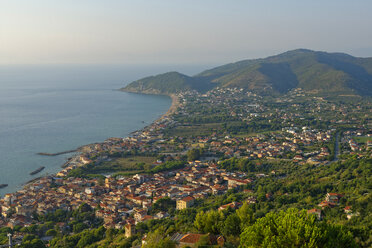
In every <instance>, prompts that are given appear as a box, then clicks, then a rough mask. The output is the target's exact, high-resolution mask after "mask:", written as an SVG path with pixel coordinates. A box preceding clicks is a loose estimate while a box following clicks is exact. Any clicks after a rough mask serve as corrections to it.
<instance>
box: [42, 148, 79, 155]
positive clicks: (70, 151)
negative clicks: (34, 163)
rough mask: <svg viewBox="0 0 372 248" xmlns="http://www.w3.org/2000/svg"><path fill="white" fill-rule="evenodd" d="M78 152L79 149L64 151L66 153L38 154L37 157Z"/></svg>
mask: <svg viewBox="0 0 372 248" xmlns="http://www.w3.org/2000/svg"><path fill="white" fill-rule="evenodd" d="M77 151H78V149H74V150H68V151H64V152H56V153H48V152H38V153H37V155H41V156H58V155H62V154H67V153H73V152H77Z"/></svg>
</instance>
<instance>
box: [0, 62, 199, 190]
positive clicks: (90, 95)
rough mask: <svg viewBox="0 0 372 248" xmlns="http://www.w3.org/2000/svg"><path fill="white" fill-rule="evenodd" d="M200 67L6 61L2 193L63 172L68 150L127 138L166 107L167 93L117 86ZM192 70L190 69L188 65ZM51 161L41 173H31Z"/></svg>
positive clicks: (1, 105) (0, 90)
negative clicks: (145, 92)
mask: <svg viewBox="0 0 372 248" xmlns="http://www.w3.org/2000/svg"><path fill="white" fill-rule="evenodd" d="M179 68H183V69H184V70H183V72H185V73H189V74H193V73H196V72H199V71H201V70H202V69H203V68H201V67H200V66H199V67H198V66H181V65H180V66H179V67H177V66H118V65H115V66H107V65H106V66H96V65H94V66H1V67H0V158H1V159H0V184H3V183H6V184H9V186H8V187H7V188H3V189H0V196H3V195H4V194H5V193H8V192H14V191H16V190H18V189H21V188H22V184H23V183H25V182H27V181H29V180H31V179H33V178H35V177H38V176H41V175H45V174H46V173H56V172H58V171H59V170H60V169H61V165H62V164H63V163H64V161H66V158H68V157H69V156H71V154H67V155H60V156H56V157H45V156H39V155H36V153H38V152H50V153H54V152H61V151H66V150H71V149H74V148H77V147H79V146H82V145H85V144H89V143H94V142H101V141H104V140H105V139H107V138H109V137H126V136H128V135H129V134H130V133H131V132H133V131H135V130H138V129H140V128H143V127H144V126H146V125H148V124H150V123H151V122H152V121H154V120H155V119H157V118H158V117H160V116H161V115H162V114H164V113H165V112H166V111H167V110H168V108H169V107H170V104H171V100H170V98H168V97H166V96H154V95H140V94H131V93H125V92H120V91H117V89H119V88H121V87H123V86H124V85H125V84H127V83H130V82H131V81H133V80H135V79H139V78H141V77H143V76H148V75H151V74H156V73H160V72H165V71H169V70H176V69H179ZM185 69H186V71H185ZM40 166H45V167H46V168H45V169H44V170H43V171H42V172H41V173H39V174H37V175H35V176H30V175H29V173H30V172H32V171H34V170H36V169H37V168H39V167H40Z"/></svg>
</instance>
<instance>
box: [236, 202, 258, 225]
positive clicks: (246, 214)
mask: <svg viewBox="0 0 372 248" xmlns="http://www.w3.org/2000/svg"><path fill="white" fill-rule="evenodd" d="M236 214H237V216H238V217H239V220H240V221H239V223H241V228H242V229H243V228H245V227H247V226H249V225H251V224H253V222H254V218H253V211H252V208H251V207H250V206H249V204H248V203H246V202H244V203H243V206H241V208H239V209H238V210H236Z"/></svg>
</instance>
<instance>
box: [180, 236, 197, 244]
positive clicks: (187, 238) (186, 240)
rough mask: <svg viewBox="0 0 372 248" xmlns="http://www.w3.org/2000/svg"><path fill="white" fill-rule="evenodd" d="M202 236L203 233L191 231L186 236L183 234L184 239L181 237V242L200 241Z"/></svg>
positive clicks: (192, 242)
mask: <svg viewBox="0 0 372 248" xmlns="http://www.w3.org/2000/svg"><path fill="white" fill-rule="evenodd" d="M201 236H202V234H197V233H189V234H186V235H185V236H183V237H182V239H180V242H182V243H189V244H195V243H196V242H198V241H199V239H200V237H201Z"/></svg>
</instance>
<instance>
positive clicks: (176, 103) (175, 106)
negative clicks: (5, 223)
mask: <svg viewBox="0 0 372 248" xmlns="http://www.w3.org/2000/svg"><path fill="white" fill-rule="evenodd" d="M119 91H123V92H128V93H135V94H143V95H162V94H148V93H141V92H129V91H124V90H122V89H120V90H119ZM163 96H168V97H170V98H171V100H172V103H171V106H170V107H169V109H168V111H167V112H166V113H164V114H163V115H161V116H160V117H159V118H157V119H155V120H154V121H152V122H151V123H150V124H149V125H147V126H145V127H143V128H141V129H137V130H134V131H133V132H131V133H129V134H128V136H126V137H131V136H132V135H133V134H135V133H138V132H141V131H143V130H144V129H145V128H147V127H149V126H151V125H153V124H154V123H156V122H157V121H159V120H161V119H163V118H167V117H169V116H170V115H172V114H173V113H174V112H175V111H176V110H177V109H178V107H179V98H178V97H177V95H175V94H169V95H163ZM126 137H122V138H126ZM108 138H109V137H108ZM108 138H107V139H108ZM99 143H102V142H96V143H91V144H85V145H82V146H80V147H79V148H77V149H75V150H74V151H72V150H69V151H64V152H57V153H43V152H39V153H37V154H38V155H41V156H58V155H61V154H68V153H72V152H78V151H81V150H82V149H83V148H84V147H86V146H90V145H92V144H99ZM75 156H77V155H74V156H71V157H68V158H67V159H66V160H67V161H66V162H65V163H63V164H62V165H61V166H60V167H61V168H62V169H63V168H65V166H66V163H68V162H69V161H70V160H72V159H73V158H74V157H75ZM59 172H61V170H59V171H57V172H55V173H53V174H49V175H48V176H52V177H56V175H57V174H58V173H59ZM44 177H45V176H39V177H36V178H34V179H31V180H29V181H27V182H25V183H23V184H21V185H20V186H21V189H20V190H23V189H25V188H26V187H27V186H29V185H30V184H32V183H35V182H36V181H38V180H40V179H42V178H44ZM17 191H19V190H16V191H14V192H10V193H7V194H13V193H16V192H17ZM4 196H5V194H4Z"/></svg>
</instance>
